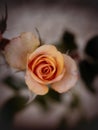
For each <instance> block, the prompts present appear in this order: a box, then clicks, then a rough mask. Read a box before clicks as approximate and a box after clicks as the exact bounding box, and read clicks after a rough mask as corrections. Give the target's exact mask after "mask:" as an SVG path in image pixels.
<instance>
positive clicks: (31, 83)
mask: <svg viewBox="0 0 98 130" xmlns="http://www.w3.org/2000/svg"><path fill="white" fill-rule="evenodd" d="M25 81H26V84H27V86H28V87H29V89H30V90H31V91H32V92H33V93H35V94H37V95H45V94H46V93H47V92H48V90H49V88H48V87H47V86H45V85H43V84H40V83H38V82H36V81H35V80H34V79H33V78H32V77H31V75H30V73H29V72H28V71H27V73H26V76H25Z"/></svg>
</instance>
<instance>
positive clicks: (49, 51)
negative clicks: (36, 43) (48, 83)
mask: <svg viewBox="0 0 98 130" xmlns="http://www.w3.org/2000/svg"><path fill="white" fill-rule="evenodd" d="M40 54H45V55H49V56H52V57H53V58H55V60H56V63H57V76H58V75H60V74H61V73H62V71H63V68H64V57H63V55H62V54H61V53H60V52H59V51H58V50H57V49H56V47H55V46H53V45H43V46H40V47H39V48H37V49H36V51H34V52H33V53H32V54H31V55H30V56H29V58H28V61H32V59H33V58H34V57H36V56H38V55H40ZM58 68H59V69H58Z"/></svg>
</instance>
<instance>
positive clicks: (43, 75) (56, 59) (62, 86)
mask: <svg viewBox="0 0 98 130" xmlns="http://www.w3.org/2000/svg"><path fill="white" fill-rule="evenodd" d="M77 78H78V74H77V66H76V63H75V61H74V60H73V59H72V58H71V57H69V56H68V55H65V54H62V53H61V52H59V51H58V50H57V49H56V47H55V46H53V45H43V46H41V47H39V48H37V49H36V50H35V51H34V52H33V53H30V54H29V55H28V59H27V69H26V76H25V81H26V84H27V86H28V87H29V89H30V90H31V91H32V92H34V93H35V94H38V95H44V94H46V93H47V92H48V90H49V87H48V85H51V88H52V89H54V90H55V91H57V92H59V93H63V92H66V91H67V90H69V89H70V88H72V87H73V86H74V85H75V83H76V81H77Z"/></svg>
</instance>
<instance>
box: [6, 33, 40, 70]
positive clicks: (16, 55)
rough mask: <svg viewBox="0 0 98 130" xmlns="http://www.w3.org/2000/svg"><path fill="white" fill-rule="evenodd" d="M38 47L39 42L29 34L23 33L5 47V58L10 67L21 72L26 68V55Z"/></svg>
mask: <svg viewBox="0 0 98 130" xmlns="http://www.w3.org/2000/svg"><path fill="white" fill-rule="evenodd" d="M39 45H40V42H39V40H38V39H37V38H36V37H35V36H34V35H33V33H31V32H24V33H22V34H21V35H20V36H18V37H16V38H13V39H12V40H11V41H10V42H9V44H8V45H7V46H6V47H5V57H6V60H7V62H8V63H9V65H10V66H12V67H14V68H17V69H20V70H23V69H25V68H26V62H27V54H28V53H31V52H33V51H34V50H35V49H36V48H37V47H38V46H39Z"/></svg>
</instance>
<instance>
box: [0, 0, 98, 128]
mask: <svg viewBox="0 0 98 130" xmlns="http://www.w3.org/2000/svg"><path fill="white" fill-rule="evenodd" d="M5 3H7V7H8V19H7V29H6V30H5V32H4V33H3V37H4V38H7V39H11V38H13V37H16V36H18V35H19V34H20V33H21V32H26V31H32V32H34V33H35V34H36V35H38V34H37V32H36V29H35V28H37V29H38V30H39V33H40V37H41V39H42V40H43V41H44V42H45V43H46V44H54V45H56V47H57V48H58V49H59V50H60V51H61V52H63V53H67V52H68V53H69V55H70V56H71V57H73V58H74V59H75V61H76V63H77V66H78V69H79V80H78V82H77V84H76V85H75V86H74V87H73V88H72V89H71V90H70V91H68V92H67V93H64V94H59V93H56V92H54V91H53V90H50V91H49V93H48V94H46V95H45V96H37V97H36V98H35V100H34V101H32V102H31V103H30V104H26V101H27V100H28V99H29V96H30V92H29V90H28V89H27V86H26V84H25V82H24V77H23V76H24V74H23V73H22V72H19V73H18V72H16V71H15V70H14V69H12V68H10V67H9V66H8V65H7V64H6V61H5V59H4V56H3V54H2V53H1V52H0V130H29V129H30V130H33V129H34V130H35V129H53V130H55V129H62V130H87V129H89V130H98V1H97V0H82V1H81V0H62V1H61V0H17V1H16V0H14V1H13V0H5V1H4V0H3V1H2V0H1V2H0V18H1V19H2V16H3V15H4V13H5ZM1 44H2V41H0V46H1Z"/></svg>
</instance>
